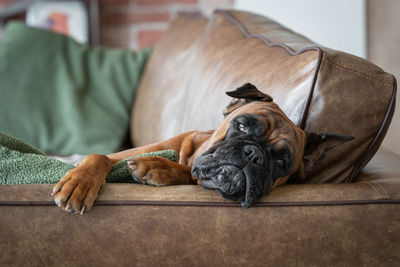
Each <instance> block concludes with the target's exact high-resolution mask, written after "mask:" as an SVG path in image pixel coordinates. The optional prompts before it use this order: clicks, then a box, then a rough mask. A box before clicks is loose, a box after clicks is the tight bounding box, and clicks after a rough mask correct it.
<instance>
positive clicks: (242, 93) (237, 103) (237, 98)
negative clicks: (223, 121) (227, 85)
mask: <svg viewBox="0 0 400 267" xmlns="http://www.w3.org/2000/svg"><path fill="white" fill-rule="evenodd" d="M226 94H227V95H228V96H230V97H233V99H232V101H231V102H230V103H229V104H228V106H227V107H226V108H225V110H224V116H227V115H228V114H229V113H231V112H232V111H234V110H235V109H237V108H239V107H241V106H243V105H245V104H247V103H250V102H252V101H265V102H272V97H270V96H269V95H267V94H264V93H263V92H261V91H260V90H258V89H257V87H255V86H254V85H252V84H251V83H246V84H244V85H242V86H240V87H238V88H236V89H235V90H233V91H228V92H226Z"/></svg>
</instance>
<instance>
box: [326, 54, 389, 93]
mask: <svg viewBox="0 0 400 267" xmlns="http://www.w3.org/2000/svg"><path fill="white" fill-rule="evenodd" d="M325 61H326V62H327V63H329V64H331V65H333V66H334V67H336V68H337V69H341V70H346V71H349V72H352V73H355V74H357V75H359V76H361V77H363V78H366V79H368V80H372V81H375V82H379V83H381V84H383V85H387V86H392V84H391V83H389V82H386V81H384V80H381V79H377V77H378V76H376V75H373V74H371V73H370V72H364V71H361V70H359V69H354V68H352V67H353V66H351V65H348V64H343V63H337V62H333V61H331V60H329V59H327V58H325Z"/></svg>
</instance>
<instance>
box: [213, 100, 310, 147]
mask: <svg viewBox="0 0 400 267" xmlns="http://www.w3.org/2000/svg"><path fill="white" fill-rule="evenodd" d="M243 114H252V115H255V117H256V118H257V120H258V121H260V122H261V123H262V124H263V125H264V126H265V128H266V133H265V136H266V137H268V140H270V141H271V143H274V141H277V140H285V139H288V140H291V141H292V142H300V143H302V142H303V138H304V132H303V131H302V130H301V129H300V128H298V127H297V126H296V125H295V124H294V123H293V122H292V121H291V120H290V119H289V118H288V117H287V116H286V115H285V113H284V112H283V111H282V110H281V109H280V108H279V106H278V105H277V104H275V103H274V102H252V103H249V104H246V105H244V106H242V107H240V108H237V109H236V110H234V111H233V112H232V113H230V114H229V115H228V116H227V117H226V118H225V120H224V121H223V122H222V123H221V124H220V125H219V127H218V128H217V129H216V131H215V132H214V134H215V137H219V138H218V139H221V137H222V136H223V137H225V135H226V133H227V131H228V128H229V125H230V122H231V121H232V120H234V119H235V118H237V117H238V116H241V115H243ZM275 139H276V140H275ZM218 141H220V140H218Z"/></svg>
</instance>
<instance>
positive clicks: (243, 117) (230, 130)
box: [52, 83, 353, 214]
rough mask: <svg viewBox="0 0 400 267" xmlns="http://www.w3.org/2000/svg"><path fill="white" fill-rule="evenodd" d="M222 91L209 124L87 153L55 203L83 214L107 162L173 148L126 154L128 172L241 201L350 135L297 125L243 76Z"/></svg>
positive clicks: (58, 189)
mask: <svg viewBox="0 0 400 267" xmlns="http://www.w3.org/2000/svg"><path fill="white" fill-rule="evenodd" d="M226 94H227V95H228V96H231V97H232V98H233V100H232V102H231V103H230V104H229V105H228V106H227V107H226V109H225V110H224V116H225V119H224V120H223V121H222V123H221V124H220V125H219V126H218V127H217V128H216V129H215V130H213V131H208V132H200V131H192V132H187V133H184V134H181V135H178V136H176V137H173V138H170V139H168V140H165V141H162V142H159V143H155V144H151V145H147V146H142V147H137V148H133V149H128V150H125V151H121V152H118V153H113V154H109V155H107V156H105V155H99V154H91V155H89V156H87V157H86V158H85V160H84V161H83V162H82V163H81V164H79V165H78V166H77V167H76V168H74V169H72V170H70V171H69V172H68V173H67V174H66V175H65V176H64V177H63V178H62V179H61V180H60V182H58V183H57V184H56V185H55V186H54V187H53V192H52V195H53V196H54V200H55V202H56V204H57V205H58V206H59V207H61V208H63V209H65V210H67V211H69V212H76V213H80V214H83V213H84V212H86V211H89V210H90V209H91V208H92V207H93V203H94V201H95V200H96V198H97V196H98V194H99V191H100V189H101V187H102V185H104V184H105V180H106V177H107V175H108V174H109V172H110V171H111V168H112V165H113V164H115V163H117V162H118V161H120V160H123V159H127V158H129V157H132V156H135V155H139V154H142V153H148V152H153V151H159V150H165V149H174V150H175V151H176V152H177V154H178V162H173V161H170V160H168V159H165V158H162V157H139V158H136V159H133V160H130V161H128V167H129V170H130V173H131V175H132V178H133V179H134V180H135V181H136V182H138V183H141V184H148V185H153V186H167V185H184V184H198V185H202V186H203V187H204V188H208V189H214V190H216V191H217V192H218V193H219V194H220V195H221V196H222V197H224V198H227V199H230V200H233V201H237V202H240V204H241V206H242V207H243V208H249V207H250V206H251V205H253V204H254V203H256V202H257V201H258V200H259V199H260V198H261V197H262V196H264V195H266V194H268V193H269V192H270V191H271V190H272V189H273V188H275V187H277V186H279V185H283V184H285V183H286V182H287V181H288V179H289V178H290V177H293V176H296V177H300V178H304V162H305V159H306V158H307V156H309V155H313V154H315V153H317V155H313V156H312V157H311V158H314V159H321V158H323V156H324V153H326V151H328V150H330V149H331V148H332V147H333V146H335V145H337V144H338V143H343V142H347V141H350V140H352V139H353V137H352V136H346V135H340V134H326V133H320V134H318V133H306V132H304V131H303V130H302V129H300V128H299V127H297V126H296V125H295V124H294V123H293V122H292V121H291V120H290V119H289V118H288V117H287V116H286V115H285V114H284V112H283V111H282V110H281V109H280V108H279V106H278V105H277V104H276V103H274V102H273V100H272V98H271V97H270V96H269V95H267V94H264V93H263V92H261V91H259V90H258V89H257V88H256V87H255V86H254V85H252V84H250V83H247V84H244V85H243V86H241V87H239V88H237V89H236V90H233V91H229V92H226ZM332 142H333V143H334V144H332ZM329 143H331V144H329ZM323 144H325V145H323ZM326 144H328V145H326Z"/></svg>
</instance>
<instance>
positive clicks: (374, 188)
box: [360, 182, 389, 199]
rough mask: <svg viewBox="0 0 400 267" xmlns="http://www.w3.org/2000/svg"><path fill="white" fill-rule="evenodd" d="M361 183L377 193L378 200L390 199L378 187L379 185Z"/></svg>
mask: <svg viewBox="0 0 400 267" xmlns="http://www.w3.org/2000/svg"><path fill="white" fill-rule="evenodd" d="M360 183H362V184H367V185H369V186H370V187H371V188H372V189H373V190H374V191H375V193H377V194H378V199H389V197H388V196H387V195H386V194H385V192H382V190H381V188H380V187H377V186H376V185H377V184H376V183H370V182H360ZM386 196H387V197H386Z"/></svg>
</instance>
